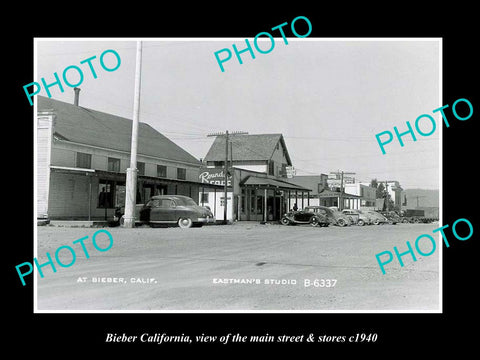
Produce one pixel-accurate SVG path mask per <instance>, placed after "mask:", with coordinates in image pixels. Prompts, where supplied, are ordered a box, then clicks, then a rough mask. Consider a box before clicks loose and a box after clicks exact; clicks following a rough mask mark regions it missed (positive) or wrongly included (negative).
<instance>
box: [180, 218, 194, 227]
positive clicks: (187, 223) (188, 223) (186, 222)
mask: <svg viewBox="0 0 480 360" xmlns="http://www.w3.org/2000/svg"><path fill="white" fill-rule="evenodd" d="M192 225H193V222H192V219H190V218H187V217H182V218H180V219H178V226H179V227H181V228H182V229H188V228H190V227H192Z"/></svg>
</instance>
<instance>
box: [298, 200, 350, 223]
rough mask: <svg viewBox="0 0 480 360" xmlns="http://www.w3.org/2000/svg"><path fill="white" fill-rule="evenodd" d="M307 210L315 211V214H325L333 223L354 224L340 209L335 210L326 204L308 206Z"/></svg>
mask: <svg viewBox="0 0 480 360" xmlns="http://www.w3.org/2000/svg"><path fill="white" fill-rule="evenodd" d="M305 211H309V212H313V213H315V214H322V215H325V216H326V217H327V219H328V221H329V222H330V224H332V225H337V226H342V227H343V226H348V225H352V224H353V222H352V221H351V220H350V218H348V217H347V216H345V215H343V214H342V213H341V212H339V211H338V210H333V209H331V208H329V207H326V206H321V205H319V206H307V207H305Z"/></svg>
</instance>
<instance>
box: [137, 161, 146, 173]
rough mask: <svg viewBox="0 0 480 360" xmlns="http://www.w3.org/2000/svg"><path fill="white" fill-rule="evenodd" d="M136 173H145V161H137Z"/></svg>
mask: <svg viewBox="0 0 480 360" xmlns="http://www.w3.org/2000/svg"><path fill="white" fill-rule="evenodd" d="M137 170H138V175H145V163H144V162H140V161H137Z"/></svg>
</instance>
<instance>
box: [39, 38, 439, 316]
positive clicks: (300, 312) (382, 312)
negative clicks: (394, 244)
mask: <svg viewBox="0 0 480 360" xmlns="http://www.w3.org/2000/svg"><path fill="white" fill-rule="evenodd" d="M274 38H275V40H282V38H281V37H274ZM33 40H34V45H33V49H34V51H33V53H34V65H33V69H34V70H33V76H34V79H37V78H38V73H37V43H38V41H42V42H48V41H91V42H95V41H111V42H115V41H143V42H149V41H195V42H199V41H208V42H211V41H244V40H245V38H239V37H226V38H138V37H127V38H34V39H33ZM259 40H261V41H263V40H265V41H266V40H267V39H265V38H261V39H259ZM268 40H269V39H268ZM287 40H288V41H289V42H291V41H294V42H295V41H326V42H335V41H360V42H363V41H365V42H372V41H416V42H417V41H438V42H439V54H438V55H439V83H440V86H439V100H440V103H439V105H438V106H439V107H441V106H443V96H442V95H443V62H442V58H443V38H441V37H432V38H424V37H420V38H416V37H407V38H404V37H393V38H387V37H372V38H313V37H312V38H308V37H306V38H290V37H287ZM33 109H34V110H33V111H34V121H33V132H34V136H33V138H34V159H33V161H34V169H33V173H34V179H33V180H34V184H33V194H34V204H33V208H34V213H33V216H34V219H33V223H34V228H35V230H34V248H33V253H34V257H37V101H34V106H33ZM432 110H433V109H432ZM440 120H441V119H440ZM439 123H440V124H442V122H441V121H440V122H439ZM439 128H440V133H439V134H440V148H439V180H440V182H439V186H440V188H439V195H440V197H439V225H440V226H443V195H442V193H443V179H442V174H443V163H442V154H443V126H439ZM442 241H443V239H442V238H441V235H440V234H439V245H438V247H439V309H437V310H395V309H392V310H39V309H38V302H37V295H38V294H37V276H36V275H35V274H36V273H35V272H33V274H34V275H33V278H34V281H33V283H34V289H33V290H34V301H33V312H34V313H39V314H45V313H54V314H56V313H66V314H72V313H75V314H76V313H78V314H109V313H119V314H147V313H155V314H219V313H220V314H224V313H225V314H243V313H247V314H272V313H274V314H318V313H322V314H323V313H336V314H345V313H348V314H358V313H361V314H365V313H367V314H370V313H372V314H377V313H381V314H395V313H399V314H400V313H412V314H413V313H421V314H428V313H435V314H438V313H443V297H442V294H443V246H441V244H442Z"/></svg>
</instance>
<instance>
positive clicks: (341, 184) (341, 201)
mask: <svg viewBox="0 0 480 360" xmlns="http://www.w3.org/2000/svg"><path fill="white" fill-rule="evenodd" d="M340 204H341V206H339V208H340V211H342V210H343V171H342V174H341V178H340Z"/></svg>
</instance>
